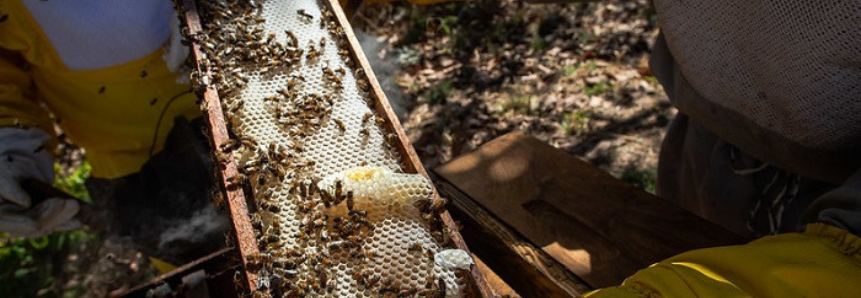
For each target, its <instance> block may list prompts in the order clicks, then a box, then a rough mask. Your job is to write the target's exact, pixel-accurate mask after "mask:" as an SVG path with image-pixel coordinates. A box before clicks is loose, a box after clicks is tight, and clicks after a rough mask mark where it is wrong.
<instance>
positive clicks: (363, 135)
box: [359, 127, 371, 137]
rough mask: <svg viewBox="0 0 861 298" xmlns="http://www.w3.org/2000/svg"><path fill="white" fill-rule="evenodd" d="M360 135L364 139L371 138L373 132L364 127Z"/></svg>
mask: <svg viewBox="0 0 861 298" xmlns="http://www.w3.org/2000/svg"><path fill="white" fill-rule="evenodd" d="M359 135H360V136H362V137H369V136H371V131H370V130H368V128H367V127H363V128H362V129H360V130H359Z"/></svg>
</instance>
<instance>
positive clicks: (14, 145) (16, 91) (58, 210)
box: [0, 19, 80, 237]
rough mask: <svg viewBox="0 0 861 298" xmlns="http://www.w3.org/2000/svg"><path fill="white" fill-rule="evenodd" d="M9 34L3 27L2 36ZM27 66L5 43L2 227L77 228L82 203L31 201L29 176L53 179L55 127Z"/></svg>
mask: <svg viewBox="0 0 861 298" xmlns="http://www.w3.org/2000/svg"><path fill="white" fill-rule="evenodd" d="M7 21H10V20H8V19H7ZM4 25H5V24H2V23H0V26H4ZM9 36H10V35H9V34H5V32H4V31H3V28H2V27H0V38H3V37H6V38H9ZM0 41H2V40H0ZM26 67H27V65H26V63H25V61H24V59H23V57H21V55H19V54H18V53H17V52H14V51H10V50H6V49H3V48H0V232H6V233H9V234H11V235H12V236H23V237H36V236H41V235H44V234H49V233H52V232H55V231H60V230H67V229H73V228H77V227H78V226H79V225H80V224H79V223H78V222H77V221H76V220H74V219H73V217H74V216H75V214H76V213H77V212H78V208H79V205H78V203H77V201H74V200H67V199H59V198H49V199H47V200H45V201H43V202H32V201H31V199H30V197H29V195H28V194H27V192H26V191H24V189H23V187H22V185H21V184H22V182H23V181H24V180H26V179H35V180H38V181H41V182H44V183H47V184H51V183H52V182H53V180H54V169H53V167H54V164H53V156H52V153H51V152H52V150H51V143H53V142H52V140H53V135H52V134H51V132H53V126H52V124H51V121H50V118H49V117H48V114H47V112H46V111H45V110H44V109H42V108H41V107H40V106H39V104H38V103H37V101H36V100H35V96H36V91H35V86H34V84H33V81H32V78H31V77H30V75H29V74H28V73H27V71H26Z"/></svg>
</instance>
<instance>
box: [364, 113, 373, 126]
mask: <svg viewBox="0 0 861 298" xmlns="http://www.w3.org/2000/svg"><path fill="white" fill-rule="evenodd" d="M373 116H374V114H372V113H370V112H368V113H365V115H363V116H362V125H364V124H365V123H367V122H368V120H371V117H373Z"/></svg>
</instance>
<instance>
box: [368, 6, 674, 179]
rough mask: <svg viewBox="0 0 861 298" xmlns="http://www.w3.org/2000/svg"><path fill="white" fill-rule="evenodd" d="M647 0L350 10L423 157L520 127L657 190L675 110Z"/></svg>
mask: <svg viewBox="0 0 861 298" xmlns="http://www.w3.org/2000/svg"><path fill="white" fill-rule="evenodd" d="M649 3H650V2H649V1H647V0H638V1H603V2H601V3H591V4H583V3H579V4H526V3H524V2H523V1H521V0H502V1H499V0H483V1H468V2H453V3H446V4H437V5H430V6H413V5H409V4H406V3H396V4H367V5H365V6H364V7H363V9H361V10H360V11H359V12H358V14H357V15H356V16H355V17H354V19H353V22H354V27H355V28H356V29H357V31H359V36H360V39H361V40H362V44H363V47H364V48H365V51H366V52H367V54H368V56H369V58H370V60H371V64H373V65H374V67H375V73H376V74H377V76H378V77H379V78H380V81H381V83H382V85H383V86H384V89H386V90H385V91H386V93H387V95H388V96H389V98H390V101H392V102H393V105H394V106H395V108H396V111H398V112H399V114H400V116H401V120H402V123H403V127H404V129H405V130H406V132H407V134H408V135H409V136H410V140H411V141H412V143H413V145H414V146H415V148H416V151H417V152H418V154H419V156H420V157H421V159H422V161H423V162H424V163H425V166H426V167H427V168H432V167H434V166H436V165H439V164H441V163H445V162H446V161H448V160H451V159H452V158H453V157H456V156H458V155H461V154H463V153H466V152H470V151H472V150H473V149H475V148H476V147H477V146H479V145H481V144H483V143H485V142H487V141H490V140H492V139H494V138H495V137H497V136H500V135H502V134H505V133H507V132H510V131H513V130H523V131H525V132H527V133H529V134H530V135H532V136H535V137H537V138H539V139H541V140H544V141H546V142H548V143H549V144H552V145H553V146H556V147H558V148H560V149H562V150H565V151H567V152H569V153H571V154H573V155H576V156H579V157H581V158H583V159H585V160H587V161H588V162H590V163H592V164H593V165H595V166H598V167H600V168H601V169H603V170H605V171H607V172H609V173H611V174H613V175H614V176H616V177H620V178H622V179H624V180H626V181H628V182H631V183H633V184H636V185H638V186H641V187H644V188H645V189H647V190H649V191H653V190H654V180H655V169H656V164H657V151H658V148H659V145H660V141H661V139H662V138H663V133H664V128H665V127H666V125H667V123H668V121H669V119H671V118H672V117H673V116H674V113H675V112H674V110H673V108H672V107H671V105H670V104H669V102H668V100H667V99H666V95H665V94H664V92H663V89H662V88H661V87H660V85H659V84H658V83H657V82H656V80H655V78H654V77H653V76H652V75H651V73H650V71H649V68H648V63H647V61H648V56H649V53H650V51H651V47H652V42H653V40H654V38H655V37H656V36H657V32H658V29H657V27H656V22H657V17H656V15H655V12H654V10H653V8H652V7H651V6H650V4H649Z"/></svg>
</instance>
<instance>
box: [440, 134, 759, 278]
mask: <svg viewBox="0 0 861 298" xmlns="http://www.w3.org/2000/svg"><path fill="white" fill-rule="evenodd" d="M435 172H436V173H437V174H439V175H440V176H441V177H442V178H443V179H445V181H447V182H449V183H451V184H453V185H454V186H455V187H457V189H459V190H461V191H463V192H464V193H465V194H467V195H468V196H469V197H470V198H472V199H474V200H475V201H476V202H477V203H478V205H480V206H481V207H483V208H486V209H487V210H488V211H490V212H491V213H492V214H493V215H494V216H495V217H496V218H499V219H502V220H503V221H504V222H505V223H506V224H507V225H510V226H511V227H513V229H514V230H516V231H517V232H518V233H520V234H522V235H524V236H525V237H526V238H527V239H528V240H529V241H530V242H532V243H533V244H535V245H536V246H538V247H541V248H542V250H543V251H544V252H546V253H547V254H548V255H550V256H552V257H553V258H554V259H556V260H557V261H559V262H560V263H561V264H563V265H564V266H565V267H566V268H567V269H568V270H570V271H572V272H574V273H575V274H576V275H577V276H579V277H580V278H582V279H583V280H584V281H586V282H587V283H588V284H589V285H590V286H592V287H605V286H611V285H616V284H619V283H620V282H622V280H624V278H626V277H627V276H629V275H631V274H633V273H635V272H636V271H637V270H639V269H641V268H645V267H646V266H649V265H650V264H653V263H655V262H658V261H660V260H662V259H665V258H668V257H670V256H673V255H675V254H678V253H681V252H684V251H687V250H691V249H696V248H703V247H712V246H721V245H729V244H739V243H743V242H744V240H743V239H741V238H740V237H738V236H736V235H734V234H732V233H730V232H728V231H726V230H724V229H723V228H721V227H719V226H717V225H715V224H712V223H710V222H708V221H706V220H704V219H701V218H699V217H697V216H695V215H693V214H691V213H689V212H687V211H685V210H683V209H681V208H680V207H678V206H675V205H672V204H671V203H669V202H667V201H665V200H662V199H660V198H657V197H655V196H653V195H651V194H648V193H646V192H644V191H642V190H640V189H636V188H634V187H632V186H630V185H628V184H626V183H624V182H622V181H620V180H618V179H615V178H613V177H612V176H610V175H609V174H607V173H604V172H602V171H600V170H598V169H596V168H594V167H592V166H590V165H589V164H587V163H586V162H583V161H581V160H579V159H577V158H575V157H573V156H570V155H568V154H566V153H565V152H563V151H561V150H558V149H556V148H553V147H551V146H549V145H547V144H544V143H543V142H541V141H539V140H537V139H534V138H532V137H529V136H527V135H525V134H524V133H522V132H514V133H510V134H508V135H505V136H502V137H500V138H497V139H496V140H493V141H491V142H490V143H487V144H485V145H483V146H481V147H480V148H479V149H478V150H476V151H475V152H472V153H469V154H466V155H464V156H461V157H459V158H457V159H455V160H453V161H452V162H450V163H448V164H445V165H443V166H440V167H438V168H436V169H435ZM486 261H488V262H490V261H489V260H486Z"/></svg>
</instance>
